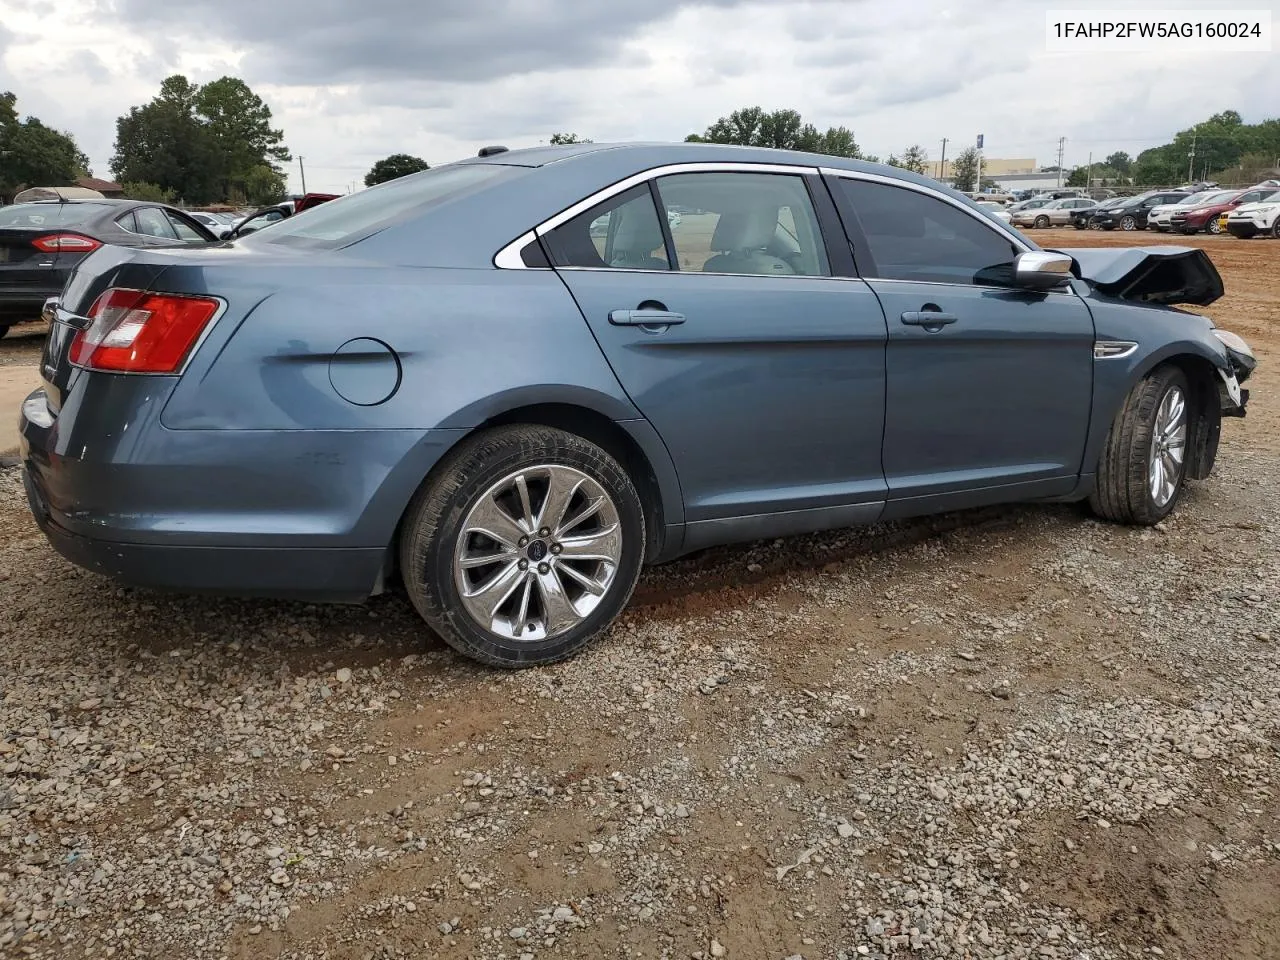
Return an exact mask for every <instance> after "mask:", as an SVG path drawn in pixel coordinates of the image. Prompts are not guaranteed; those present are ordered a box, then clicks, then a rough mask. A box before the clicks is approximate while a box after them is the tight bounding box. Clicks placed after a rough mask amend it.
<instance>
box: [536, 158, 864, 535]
mask: <svg viewBox="0 0 1280 960" xmlns="http://www.w3.org/2000/svg"><path fill="white" fill-rule="evenodd" d="M812 182H813V183H814V184H816V186H817V188H818V189H822V184H821V182H820V181H819V180H817V178H812ZM546 242H547V246H548V248H549V251H550V253H551V256H552V259H553V261H554V262H555V263H556V265H557V268H558V269H559V272H560V276H561V277H562V278H563V279H564V282H565V284H566V285H567V286H568V288H569V290H570V291H571V292H572V294H573V296H574V298H575V299H576V300H577V303H578V305H579V307H580V308H581V310H582V313H583V315H584V316H585V317H586V320H587V322H588V323H589V324H590V326H591V329H592V331H593V332H594V334H595V336H596V339H597V340H598V341H599V343H600V346H601V348H602V349H603V350H604V353H605V355H606V357H607V358H608V360H609V363H610V364H611V365H612V367H613V369H614V372H615V373H616V374H617V376H618V379H619V380H620V382H621V383H622V385H623V387H624V388H625V389H626V391H627V393H628V394H629V395H630V397H631V399H632V401H633V402H634V403H635V405H636V406H637V407H638V408H639V409H640V411H641V412H642V413H643V414H644V416H645V417H647V418H648V419H649V421H650V422H651V423H652V424H653V425H654V427H655V428H656V429H657V431H658V433H659V434H660V435H661V436H662V439H663V440H664V441H665V443H666V445H667V448H668V449H669V450H670V452H671V456H672V459H673V461H674V463H675V465H676V470H677V472H678V474H679V478H680V486H681V490H682V493H683V496H684V502H685V511H686V519H687V520H688V521H689V522H691V523H694V524H696V523H698V522H700V521H715V520H719V519H726V518H739V517H747V516H756V515H762V514H771V513H778V512H781V511H798V510H809V509H813V508H821V507H834V506H841V505H850V504H863V505H865V507H866V509H865V510H864V511H863V513H865V515H866V516H865V519H874V518H875V516H877V515H878V514H879V510H880V507H879V505H880V503H882V502H883V500H884V496H885V483H884V477H883V473H882V471H881V467H880V447H881V440H882V433H883V426H884V347H885V338H886V331H885V320H884V315H883V313H882V311H881V309H880V305H879V302H878V301H877V300H876V297H875V294H874V293H872V292H871V290H870V288H868V286H867V285H866V284H865V283H864V282H862V281H860V280H853V279H849V278H835V277H832V276H831V269H830V266H829V263H828V257H827V252H826V249H825V245H824V242H823V238H822V234H821V231H820V229H819V225H818V220H817V218H816V216H815V213H814V207H813V201H812V199H811V196H810V193H809V186H808V184H807V183H806V178H805V177H804V176H802V175H799V174H797V175H787V174H779V173H751V172H734V173H728V172H706V173H687V174H679V175H673V176H669V177H660V178H658V179H657V180H655V181H653V182H652V183H646V184H641V185H640V186H638V187H633V188H632V189H630V190H628V191H627V192H625V193H622V194H619V195H617V196H614V197H612V198H610V199H608V200H606V201H604V202H602V203H601V204H599V205H597V206H596V207H594V208H592V209H591V210H588V211H587V212H586V213H583V214H581V215H579V216H578V217H576V218H574V219H573V220H570V221H568V222H566V223H564V224H562V225H561V226H559V227H557V228H556V229H555V230H554V231H552V232H550V233H549V234H548V235H547V236H546ZM855 514H856V511H855ZM850 519H854V517H850ZM797 526H798V527H800V528H803V526H804V523H803V522H801V523H800V524H798V525H797Z"/></svg>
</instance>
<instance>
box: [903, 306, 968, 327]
mask: <svg viewBox="0 0 1280 960" xmlns="http://www.w3.org/2000/svg"><path fill="white" fill-rule="evenodd" d="M901 319H902V322H903V323H905V324H907V325H908V326H912V327H943V326H946V325H947V324H948V323H955V322H956V320H958V319H959V318H958V317H957V316H956V315H955V314H954V313H943V312H942V311H940V310H908V311H907V312H906V313H904V314H903V315H902V318H901Z"/></svg>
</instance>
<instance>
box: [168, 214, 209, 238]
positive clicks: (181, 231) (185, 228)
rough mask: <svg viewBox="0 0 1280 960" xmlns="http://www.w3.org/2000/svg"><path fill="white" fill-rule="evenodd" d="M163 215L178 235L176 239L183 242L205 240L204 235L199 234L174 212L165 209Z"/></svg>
mask: <svg viewBox="0 0 1280 960" xmlns="http://www.w3.org/2000/svg"><path fill="white" fill-rule="evenodd" d="M165 216H166V217H167V218H168V220H169V225H170V226H171V227H173V232H174V233H176V234H177V235H178V239H179V240H181V241H182V242H183V243H204V242H205V239H204V237H202V236H200V233H199V232H198V231H197V230H196V229H195V228H194V227H192V226H191V224H189V223H187V222H186V221H185V220H183V219H182V218H181V217H180V216H178V215H177V214H176V213H173V212H171V211H168V210H166V211H165Z"/></svg>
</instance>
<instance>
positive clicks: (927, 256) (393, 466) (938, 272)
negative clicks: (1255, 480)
mask: <svg viewBox="0 0 1280 960" xmlns="http://www.w3.org/2000/svg"><path fill="white" fill-rule="evenodd" d="M1221 295H1222V281H1221V278H1220V277H1219V275H1218V273H1217V271H1216V270H1215V269H1214V267H1213V265H1212V263H1211V262H1210V261H1209V259H1208V258H1207V257H1206V256H1205V255H1204V253H1203V252H1201V251H1198V250H1192V249H1183V248H1176V247H1160V248H1154V249H1138V248H1130V249H1108V250H1074V251H1056V252H1055V251H1045V250H1040V249H1039V248H1037V247H1036V245H1035V244H1033V243H1032V242H1030V241H1029V240H1028V239H1027V238H1025V237H1024V236H1023V235H1022V234H1020V233H1019V232H1017V231H1016V230H1014V229H1013V228H1011V227H1010V226H1008V225H1007V224H1005V223H1002V222H1001V221H1000V220H998V219H996V218H995V217H993V216H991V215H989V214H988V213H986V212H984V211H983V210H981V209H979V208H978V207H977V206H976V205H975V204H973V203H972V202H971V201H969V200H967V199H966V198H965V197H963V196H962V195H960V194H958V193H956V192H954V191H951V190H949V189H947V188H945V187H943V186H941V185H939V184H938V183H936V182H934V181H932V180H928V179H926V178H924V177H919V176H915V175H913V174H910V173H907V172H904V171H902V170H900V169H895V168H888V167H882V166H878V165H875V164H868V163H864V162H860V161H855V160H846V159H839V158H833V157H825V156H815V155H808V154H801V153H793V152H782V151H771V150H758V149H746V148H737V147H722V146H713V145H705V144H673V145H653V144H649V145H621V146H619V145H604V144H579V145H574V146H570V147H560V148H539V149H532V150H523V151H506V150H503V149H501V148H486V149H485V150H483V151H481V155H480V156H478V157H475V158H472V159H469V160H465V161H463V162H459V163H454V164H450V165H446V166H441V167H436V168H434V169H431V170H428V171H424V172H422V173H419V174H415V175H413V176H409V177H405V178H403V179H400V180H395V181H392V182H390V183H386V184H383V185H380V186H377V187H374V188H372V189H370V190H365V191H362V192H360V193H357V194H354V195H351V196H348V197H344V198H341V199H338V200H334V201H332V202H330V203H328V204H325V205H323V206H320V207H317V208H315V209H313V210H309V211H307V212H305V213H302V214H299V215H297V216H295V217H291V218H289V219H288V220H285V221H282V222H281V223H278V224H275V225H273V226H272V228H271V229H269V230H263V231H261V232H260V233H257V234H253V235H250V236H247V237H244V238H242V239H238V240H235V241H231V242H226V243H222V244H218V245H211V246H207V247H204V248H199V249H138V248H134V249H124V248H119V247H111V246H107V247H103V248H102V249H100V250H98V251H96V252H94V253H93V254H92V255H91V256H89V257H87V258H86V259H85V260H84V261H83V262H82V263H81V265H80V266H79V267H78V269H77V270H76V271H75V273H74V274H73V275H72V277H71V278H70V280H69V282H68V283H67V285H66V287H65V289H64V290H63V291H62V293H61V295H60V296H59V297H57V298H54V299H53V300H51V301H50V302H49V303H48V304H46V315H47V317H48V318H49V320H50V321H51V333H50V335H49V337H48V340H47V344H46V347H45V353H44V356H43V358H42V366H41V371H42V377H43V384H42V386H41V387H40V388H39V389H37V390H36V391H35V392H34V393H32V394H31V395H30V396H29V397H28V398H27V399H26V401H25V402H24V404H23V407H22V414H21V434H22V448H21V456H22V460H23V464H24V478H25V484H26V491H27V495H28V498H29V500H30V505H31V510H32V512H33V514H34V516H35V518H36V520H37V521H38V523H39V524H40V526H41V528H42V529H43V530H44V532H45V533H46V535H47V536H48V538H49V540H50V541H51V542H52V543H53V545H54V547H55V548H56V549H57V550H58V551H59V552H60V553H62V554H63V555H64V556H65V557H67V558H69V559H70V560H72V561H74V562H75V563H78V564H81V565H82V566H85V567H87V568H89V569H91V570H96V571H99V572H101V573H103V574H106V575H108V576H111V577H114V578H117V579H119V580H121V581H124V582H127V583H134V584H140V585H147V586H153V587H161V588H171V589H178V590H186V591H210V592H220V593H232V594H241V595H267V596H276V597H298V598H306V599H311V600H324V601H346V602H353V601H360V600H362V599H364V598H366V597H368V596H370V595H372V594H376V593H379V592H382V591H383V590H384V589H386V588H387V586H388V584H390V583H393V582H394V581H395V580H396V579H398V580H399V581H401V582H402V583H403V585H404V588H405V590H406V591H407V593H408V595H409V597H410V598H411V599H412V601H413V603H414V605H415V607H416V608H417V609H418V611H419V612H420V613H421V614H422V616H423V618H424V619H425V621H426V622H427V623H428V624H429V625H430V626H431V627H432V628H433V629H434V630H435V631H436V632H437V633H439V635H440V636H442V637H443V638H444V639H445V640H446V641H447V642H448V643H450V644H451V645H452V646H454V647H455V648H457V649H458V650H460V651H462V652H463V653H465V654H466V655H468V656H471V657H474V658H475V659H477V660H480V661H483V662H485V663H488V664H494V665H498V666H504V667H517V666H527V665H534V664H545V663H548V662H552V661H555V660H558V659H561V658H564V657H567V656H569V655H571V654H573V653H574V652H576V651H578V650H579V649H581V648H582V647H583V646H584V645H585V644H587V643H588V642H590V641H591V640H592V639H593V638H595V637H597V636H599V635H600V634H601V633H602V632H603V631H604V630H605V629H606V628H607V627H608V626H609V624H610V623H611V621H613V619H614V618H615V617H616V616H617V615H618V613H619V612H620V611H621V610H622V608H623V607H624V606H625V605H626V603H627V600H628V598H629V596H630V594H631V592H632V589H633V588H634V586H635V584H636V580H637V578H638V576H639V574H640V570H641V568H642V566H643V565H644V564H646V563H658V562H662V561H665V560H670V559H672V558H674V557H677V556H680V555H682V554H686V553H689V552H691V551H694V550H698V549H701V548H705V547H708V546H712V545H715V544H724V543H728V542H732V541H743V540H753V539H763V538H771V537H778V536H785V535H789V534H797V533H803V532H808V531H814V530H821V529H827V528H833V527H842V526H848V525H852V524H863V523H873V522H877V521H882V520H891V519H898V518H903V517H910V516H916V515H922V514H930V513H936V512H939V511H947V510H955V509H958V508H965V507H973V506H977V505H982V504H992V503H1001V502H1012V501H1027V500H1039V501H1084V500H1087V501H1088V502H1089V504H1090V505H1091V507H1092V508H1093V510H1094V511H1095V512H1096V513H1097V514H1098V515H1099V516H1101V517H1104V518H1106V519H1109V520H1113V521H1117V522H1122V523H1133V524H1154V523H1157V522H1159V521H1160V520H1161V519H1162V518H1163V517H1165V516H1166V515H1167V514H1168V513H1169V512H1170V511H1171V510H1172V509H1173V508H1174V505H1175V504H1176V502H1177V500H1178V497H1179V493H1180V491H1181V489H1182V487H1183V483H1184V481H1185V480H1186V479H1187V478H1194V479H1201V478H1205V477H1207V476H1208V475H1209V473H1210V470H1211V469H1212V467H1213V463H1214V459H1215V456H1216V452H1217V445H1218V436H1219V432H1220V429H1221V418H1222V417H1223V416H1239V415H1243V413H1244V408H1245V404H1246V402H1247V399H1248V392H1247V391H1246V390H1244V389H1242V388H1241V386H1240V384H1241V382H1242V381H1243V380H1244V379H1245V378H1246V377H1247V376H1248V375H1249V373H1250V372H1251V370H1252V369H1253V365H1254V358H1253V355H1252V353H1251V352H1250V350H1249V348H1248V346H1247V345H1246V344H1245V343H1244V342H1243V341H1242V340H1241V339H1240V338H1239V337H1237V336H1235V335H1233V334H1231V333H1229V332H1227V331H1223V330H1219V329H1216V328H1215V327H1214V324H1213V323H1212V322H1210V321H1209V320H1208V319H1206V318H1204V317H1202V316H1198V315H1196V314H1194V313H1192V312H1188V311H1185V310H1181V309H1176V308H1175V307H1174V306H1173V305H1174V304H1179V303H1181V304H1207V303H1210V302H1212V301H1213V300H1215V299H1217V298H1218V297H1220V296H1221Z"/></svg>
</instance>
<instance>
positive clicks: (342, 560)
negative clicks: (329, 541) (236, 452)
mask: <svg viewBox="0 0 1280 960" xmlns="http://www.w3.org/2000/svg"><path fill="white" fill-rule="evenodd" d="M22 482H23V485H24V486H25V487H26V493H27V502H28V504H29V505H30V507H31V513H32V515H33V516H34V517H35V520H36V523H37V524H38V525H39V527H40V529H41V530H42V531H43V532H44V535H45V537H47V538H48V540H49V543H50V545H52V547H53V548H54V549H55V550H56V551H58V553H60V554H61V555H62V556H63V557H65V558H66V559H68V560H70V561H71V562H72V563H74V564H76V566H79V567H84V568H85V569H86V570H91V571H93V572H94V573H98V574H102V575H103V576H106V577H110V578H111V579H113V580H117V581H119V582H121V583H125V584H129V585H132V586H138V587H150V588H153V589H159V590H177V591H181V592H183V593H210V594H221V595H227V596H238V597H271V598H276V599H285V600H288V599H293V600H309V601H315V602H330V603H358V602H360V601H361V600H364V599H365V598H367V597H368V596H369V595H370V594H371V593H375V592H377V591H378V588H379V585H380V581H381V576H382V573H383V571H384V563H385V558H386V555H387V554H386V551H385V550H381V549H378V548H367V547H366V548H349V549H338V548H332V549H325V548H313V549H308V548H301V547H293V548H280V547H208V546H197V547H184V546H173V545H168V544H155V543H126V542H123V541H119V540H108V539H103V538H97V537H85V536H79V535H77V534H74V533H72V532H71V531H69V530H67V529H66V528H65V527H63V526H61V525H60V524H59V523H58V522H57V521H56V520H55V519H54V518H53V516H52V514H51V513H50V511H49V508H48V506H47V504H46V503H45V502H44V499H43V497H42V495H41V493H40V491H39V488H38V487H37V484H36V481H35V480H34V479H33V476H32V473H31V471H30V470H27V469H25V468H24V469H23V472H22Z"/></svg>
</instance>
